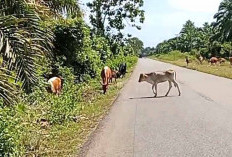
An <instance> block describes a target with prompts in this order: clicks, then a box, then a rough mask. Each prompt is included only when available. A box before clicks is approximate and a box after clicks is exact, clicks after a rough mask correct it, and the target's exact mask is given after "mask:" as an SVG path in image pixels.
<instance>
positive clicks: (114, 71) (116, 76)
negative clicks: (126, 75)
mask: <svg viewBox="0 0 232 157" xmlns="http://www.w3.org/2000/svg"><path fill="white" fill-rule="evenodd" d="M119 77H120V74H119V72H118V71H117V70H112V77H111V79H110V81H111V83H112V79H113V78H114V79H115V82H117V78H119Z"/></svg>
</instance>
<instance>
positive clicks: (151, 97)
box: [129, 96, 173, 99]
mask: <svg viewBox="0 0 232 157" xmlns="http://www.w3.org/2000/svg"><path fill="white" fill-rule="evenodd" d="M166 97H173V96H157V97H154V96H148V97H135V98H129V99H159V98H166Z"/></svg>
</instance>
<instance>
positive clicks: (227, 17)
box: [213, 0, 232, 42]
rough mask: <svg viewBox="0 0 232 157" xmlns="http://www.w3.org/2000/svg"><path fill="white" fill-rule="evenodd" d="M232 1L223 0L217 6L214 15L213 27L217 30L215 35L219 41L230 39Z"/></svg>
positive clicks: (231, 37) (231, 35) (231, 32)
mask: <svg viewBox="0 0 232 157" xmlns="http://www.w3.org/2000/svg"><path fill="white" fill-rule="evenodd" d="M231 10H232V1H231V0H223V1H222V2H221V3H220V5H219V8H218V12H217V13H216V14H215V15H214V18H215V19H216V22H214V24H213V25H214V27H215V28H216V29H217V30H218V32H217V37H218V39H219V41H222V42H224V41H231V39H232V29H231V25H232V12H231Z"/></svg>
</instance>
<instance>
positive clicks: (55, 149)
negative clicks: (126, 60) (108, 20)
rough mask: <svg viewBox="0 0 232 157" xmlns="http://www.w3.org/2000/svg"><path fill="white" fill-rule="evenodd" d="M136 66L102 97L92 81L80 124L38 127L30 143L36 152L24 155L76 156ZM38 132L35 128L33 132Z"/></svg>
mask: <svg viewBox="0 0 232 157" xmlns="http://www.w3.org/2000/svg"><path fill="white" fill-rule="evenodd" d="M134 66H135V65H133V66H132V67H131V68H130V69H129V70H128V71H129V72H128V73H127V75H126V77H125V78H123V79H118V80H117V83H115V82H114V81H113V83H112V84H111V85H110V87H109V90H108V91H107V94H106V95H103V94H102V91H101V86H100V83H99V82H98V81H92V82H91V83H90V84H89V86H88V87H87V88H85V90H84V92H83V95H82V97H83V99H82V102H81V103H80V105H79V106H80V109H78V112H79V113H78V117H77V121H76V122H74V121H68V122H66V123H64V124H61V125H59V124H55V125H52V126H48V127H47V128H46V129H41V128H38V130H37V131H36V132H37V133H35V134H32V135H33V136H35V137H34V141H33V140H32V139H33V138H32V137H30V142H34V143H32V144H31V145H33V147H36V148H33V149H30V150H31V151H27V152H26V153H25V155H26V156H76V155H77V154H78V152H79V151H80V148H81V146H82V145H83V144H84V143H85V142H86V141H87V140H88V137H89V135H90V134H91V132H93V131H94V130H95V129H96V127H97V125H98V123H99V121H101V119H102V118H103V117H104V116H105V115H106V114H107V112H108V111H109V109H110V108H111V106H112V102H113V101H114V100H115V99H116V97H117V95H118V93H119V92H120V89H121V88H122V87H123V85H124V83H125V82H126V80H128V78H129V77H130V75H131V73H132V71H133V68H134ZM34 130H36V129H34Z"/></svg>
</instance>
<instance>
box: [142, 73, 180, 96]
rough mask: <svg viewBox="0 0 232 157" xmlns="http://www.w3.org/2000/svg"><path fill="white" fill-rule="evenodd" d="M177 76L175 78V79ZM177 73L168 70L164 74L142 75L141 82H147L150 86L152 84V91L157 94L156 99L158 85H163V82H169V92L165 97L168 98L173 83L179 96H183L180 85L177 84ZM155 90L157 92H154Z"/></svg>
mask: <svg viewBox="0 0 232 157" xmlns="http://www.w3.org/2000/svg"><path fill="white" fill-rule="evenodd" d="M174 75H175V77H174ZM175 80H176V72H175V71H174V70H167V71H163V72H152V73H148V74H140V77H139V82H142V81H146V82H148V83H150V84H152V91H153V93H154V94H155V97H156V96H157V93H158V91H157V84H158V83H162V82H166V81H168V82H169V89H168V92H167V93H166V95H165V96H167V95H168V94H169V92H170V90H171V88H172V83H173V84H174V86H175V87H177V89H178V92H179V96H180V95H181V93H180V88H179V86H178V84H177V83H176V81H175ZM154 88H155V91H154Z"/></svg>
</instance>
